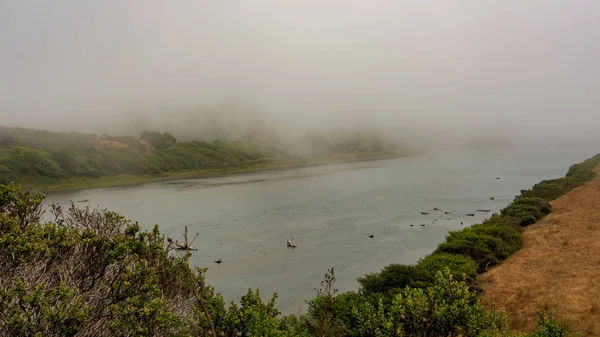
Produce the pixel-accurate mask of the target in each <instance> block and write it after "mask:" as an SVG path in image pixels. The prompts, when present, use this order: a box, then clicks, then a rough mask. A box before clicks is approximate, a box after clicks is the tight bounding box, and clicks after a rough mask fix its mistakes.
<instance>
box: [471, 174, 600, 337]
mask: <svg viewBox="0 0 600 337" xmlns="http://www.w3.org/2000/svg"><path fill="white" fill-rule="evenodd" d="M595 171H596V172H597V173H600V167H597V168H596V170H595ZM551 205H552V209H553V212H552V213H551V214H549V215H548V216H547V217H546V218H544V219H543V220H541V221H540V222H538V223H537V224H535V225H532V226H530V227H527V228H525V230H524V231H523V248H522V249H521V250H520V251H519V252H517V253H516V254H515V255H513V256H512V257H510V258H509V259H507V260H506V261H505V262H504V263H503V264H501V265H499V266H498V267H496V268H493V269H492V270H490V271H489V272H487V273H485V274H483V275H481V276H480V277H479V282H480V283H481V285H482V287H483V289H484V295H483V300H484V301H485V302H487V303H491V302H493V303H495V304H496V305H497V306H498V309H500V310H503V311H507V312H508V313H509V317H511V319H510V320H509V324H510V326H511V328H513V329H516V330H532V329H533V327H534V324H535V318H536V311H535V310H536V308H544V309H550V310H553V311H554V312H556V314H557V315H558V316H559V317H561V318H562V319H564V320H566V321H567V322H568V323H570V326H571V327H572V329H573V330H574V331H577V332H579V333H580V334H581V336H600V320H599V318H600V287H599V286H598V280H599V279H600V268H599V266H600V176H596V177H595V178H594V179H593V180H592V181H590V182H589V183H587V184H586V185H584V186H582V187H579V188H577V189H575V190H573V191H572V192H570V193H569V194H567V195H565V196H563V197H561V198H559V199H557V200H555V201H553V202H552V203H551Z"/></svg>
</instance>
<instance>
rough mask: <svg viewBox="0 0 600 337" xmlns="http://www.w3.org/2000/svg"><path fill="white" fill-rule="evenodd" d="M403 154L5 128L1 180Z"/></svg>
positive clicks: (254, 140) (342, 143) (356, 143)
mask: <svg viewBox="0 0 600 337" xmlns="http://www.w3.org/2000/svg"><path fill="white" fill-rule="evenodd" d="M399 152H401V150H400V148H399V147H397V146H393V145H390V144H386V143H384V142H383V141H382V140H380V139H375V138H374V137H372V136H369V135H367V136H364V137H363V136H361V135H351V136H350V137H347V136H344V137H339V138H334V139H328V140H327V141H322V142H321V143H315V144H313V147H312V148H311V149H310V151H308V152H303V153H300V152H294V151H293V150H291V149H289V148H286V147H285V146H284V145H281V143H278V142H276V141H274V140H272V139H270V138H269V137H266V136H264V135H262V134H260V133H248V134H245V135H244V136H243V137H238V138H234V139H231V138H230V139H214V140H212V141H198V140H191V141H185V142H181V141H178V140H177V139H176V138H175V137H174V136H173V135H171V134H170V133H167V132H165V133H160V132H156V131H149V130H144V131H143V132H142V133H141V136H140V137H139V138H135V137H129V136H121V137H119V136H107V135H95V134H84V133H59V132H50V131H45V130H32V129H24V128H9V127H0V183H9V182H13V181H14V182H20V183H23V182H27V183H33V184H34V185H35V183H36V182H41V181H43V182H45V183H46V184H48V183H50V184H55V183H57V182H58V181H62V182H64V180H65V179H67V180H68V179H73V178H98V177H107V176H115V175H138V176H139V175H157V174H166V173H177V172H182V171H189V170H225V169H231V168H248V167H257V166H261V165H263V166H267V165H271V166H272V165H274V164H277V163H289V162H290V161H294V162H306V161H310V160H315V159H319V160H320V161H323V160H326V159H327V158H329V157H331V158H330V159H332V158H334V157H335V158H337V159H339V158H342V157H344V158H348V155H350V158H351V157H352V156H355V157H363V156H365V155H372V156H374V157H377V156H381V155H384V154H392V153H399ZM324 157H325V158H324Z"/></svg>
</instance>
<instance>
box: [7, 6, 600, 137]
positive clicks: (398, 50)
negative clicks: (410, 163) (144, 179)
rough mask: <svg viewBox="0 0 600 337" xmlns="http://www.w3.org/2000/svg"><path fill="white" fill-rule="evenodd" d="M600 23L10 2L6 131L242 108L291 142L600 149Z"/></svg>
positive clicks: (93, 126)
mask: <svg viewBox="0 0 600 337" xmlns="http://www.w3.org/2000/svg"><path fill="white" fill-rule="evenodd" d="M599 11H600V3H598V2H596V1H578V2H567V1H562V0H531V1H500V2H499V1H492V0H484V1H471V0H460V1H454V2H445V1H434V0H431V1H401V2H394V1H384V0H375V1H358V0H351V1H348V0H326V1H321V0H319V1H317V0H308V1H285V2H282V1H277V2H273V1H262V0H258V1H225V2H224V1H212V0H208V1H191V0H184V1H172V2H165V1H156V0H150V1H117V0H107V1H95V2H88V1H86V2H84V1H77V0H59V1H53V2H51V3H50V2H47V1H41V0H38V1H13V0H9V1H3V2H2V3H0V41H2V44H1V46H0V52H1V55H2V56H1V57H0V73H2V74H3V76H2V78H1V79H0V123H1V124H4V125H16V126H25V127H36V128H40V127H41V128H48V129H51V130H66V131H84V132H97V133H101V132H106V133H111V134H115V133H127V132H131V131H130V130H133V129H135V125H134V124H135V123H134V122H133V120H136V119H137V120H138V121H139V119H140V118H141V119H144V120H146V119H150V120H159V121H158V122H155V124H156V125H157V128H160V127H161V126H162V127H164V128H176V127H177V125H188V126H189V125H190V124H193V122H194V121H195V122H197V123H200V124H202V123H204V121H203V119H202V118H201V116H202V115H204V112H206V110H211V111H213V112H215V113H217V114H223V111H230V110H231V109H229V108H226V107H222V105H223V104H225V105H226V104H228V102H231V101H239V100H240V99H241V101H243V102H245V103H244V104H243V109H242V110H244V111H245V112H243V113H242V115H244V114H246V115H249V116H251V117H250V119H251V120H252V122H254V121H255V120H256V114H255V113H253V112H249V111H254V110H256V109H255V107H256V106H257V105H258V106H259V108H258V112H259V113H260V115H261V116H263V117H264V119H265V120H267V121H268V122H269V124H270V125H271V127H272V128H273V130H276V131H277V132H279V133H281V134H284V135H289V134H294V133H302V132H307V131H311V130H315V129H325V130H339V129H347V128H353V127H355V126H357V125H359V126H361V127H363V128H365V127H367V126H368V127H369V128H371V129H374V130H377V131H379V132H384V133H386V134H389V135H395V136H401V137H399V138H400V140H402V141H405V142H407V141H408V140H415V141H417V142H421V143H436V144H438V143H444V142H446V141H448V139H470V138H473V137H475V138H477V139H480V138H483V137H490V136H491V135H493V136H495V137H497V138H509V137H510V138H511V139H515V141H524V140H531V141H536V142H541V141H548V140H554V141H556V142H559V141H560V142H565V141H573V140H576V141H587V140H590V139H594V140H598V136H597V134H598V133H597V132H596V129H595V128H596V125H597V124H598V122H599V118H600V117H598V116H600V114H598V111H597V110H598V106H599V104H598V103H599V100H600V98H599V96H598V95H596V94H595V93H596V92H598V90H599V89H600V85H599V84H600V76H599V75H600V74H599V72H600V68H599V67H597V65H596V63H597V62H596V60H597V59H598V58H599V56H600V55H599V54H600V53H599V50H600V47H598V46H600V44H599V43H598V42H599V41H598V39H599V37H598V33H597V32H598V31H600V22H599V21H598V20H597V18H596V13H598V12H599ZM182 114H183V115H185V116H186V118H183V117H180V116H181V115H182ZM156 116H158V117H156ZM155 117H156V118H155ZM235 118H237V119H240V122H239V123H240V124H243V123H245V122H243V121H242V119H243V118H242V117H241V116H238V117H235ZM170 119H173V120H175V121H176V122H178V123H171V124H169V123H168V121H169V120H170ZM138 126H139V125H138Z"/></svg>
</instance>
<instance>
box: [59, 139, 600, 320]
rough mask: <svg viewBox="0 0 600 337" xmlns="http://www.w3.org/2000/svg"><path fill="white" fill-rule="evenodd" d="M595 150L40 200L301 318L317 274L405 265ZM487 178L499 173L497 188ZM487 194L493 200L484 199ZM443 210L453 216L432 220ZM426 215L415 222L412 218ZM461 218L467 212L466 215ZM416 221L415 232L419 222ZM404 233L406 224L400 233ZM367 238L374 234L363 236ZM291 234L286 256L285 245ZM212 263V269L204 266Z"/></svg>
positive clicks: (465, 155)
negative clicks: (123, 230) (162, 245)
mask: <svg viewBox="0 0 600 337" xmlns="http://www.w3.org/2000/svg"><path fill="white" fill-rule="evenodd" d="M596 150H598V148H595V149H594V148H591V149H590V148H582V147H576V146H573V147H564V148H561V149H557V148H549V147H548V148H539V147H538V148H535V149H533V148H532V149H510V150H492V151H489V150H488V151H475V150H448V151H443V152H437V153H429V154H426V155H422V156H415V157H408V158H401V159H394V160H385V161H373V162H361V163H353V164H336V165H328V166H321V167H314V168H303V169H295V170H288V171H284V172H268V173H267V172H266V173H259V174H248V175H243V176H241V175H240V176H233V177H226V178H214V179H197V180H185V181H177V182H168V183H156V184H148V185H143V186H137V187H131V188H110V189H96V190H86V191H79V192H74V193H68V194H56V195H51V196H49V197H48V198H47V203H51V202H60V203H63V204H66V203H68V202H69V200H70V199H72V200H75V201H76V200H83V199H89V203H90V204H92V205H94V206H95V205H99V206H100V207H102V208H108V209H111V210H114V211H117V212H120V213H122V214H123V215H126V216H127V217H129V218H131V219H134V220H136V221H139V222H140V223H141V224H142V225H143V226H144V227H146V228H150V227H151V226H152V225H153V224H159V225H160V228H161V230H162V231H163V232H164V233H165V234H167V235H170V236H172V237H174V238H178V239H180V240H181V238H182V234H183V227H184V225H188V227H189V230H190V232H191V234H192V236H193V235H195V233H200V235H199V237H198V239H197V240H196V242H195V243H194V245H195V246H197V247H198V248H199V251H198V252H195V253H194V255H193V257H192V259H191V261H192V263H194V264H197V265H199V266H207V267H209V268H210V269H209V271H208V273H207V278H208V281H209V282H210V283H211V284H212V285H213V286H215V288H216V289H217V291H219V292H221V293H222V294H223V295H224V297H225V298H226V299H228V300H237V299H239V298H240V297H241V296H242V295H244V294H245V293H246V291H247V289H248V288H260V289H261V293H262V294H263V297H266V298H269V297H270V294H271V293H273V292H277V293H278V294H279V299H278V304H279V305H278V306H279V308H280V310H282V311H283V312H284V313H289V312H298V311H299V310H304V308H305V305H304V303H303V301H304V300H305V299H308V298H311V297H312V296H313V294H314V288H315V287H318V286H319V283H320V281H321V279H322V277H323V275H324V273H325V271H326V269H328V268H331V267H335V270H336V276H337V279H338V282H337V286H338V287H339V288H340V289H341V290H342V291H343V290H352V289H355V288H356V287H357V285H358V283H357V282H356V278H357V277H359V276H361V275H364V274H365V273H371V272H376V271H378V270H380V269H381V268H382V267H383V266H385V265H387V264H389V263H392V262H398V263H414V262H416V261H417V260H418V259H419V258H421V257H423V256H424V255H426V254H428V253H430V252H431V251H432V250H433V249H435V247H436V246H437V244H438V243H439V242H441V241H442V240H443V239H444V236H445V235H446V233H447V232H448V231H450V230H456V229H460V228H461V227H462V226H461V221H462V222H464V226H467V225H470V224H472V223H474V222H480V221H481V220H483V219H485V218H486V217H489V215H487V214H485V213H477V212H475V210H476V209H490V210H492V211H498V210H499V209H501V208H503V207H504V206H505V205H506V204H508V203H509V202H510V201H511V200H512V198H513V197H514V196H515V195H516V194H518V193H519V191H520V190H521V189H524V188H529V187H530V186H531V185H533V184H535V183H537V182H539V181H540V180H543V179H548V178H553V177H560V176H563V175H564V174H565V173H566V171H567V169H568V167H569V166H570V165H571V164H573V163H575V162H578V161H581V160H583V159H586V158H588V157H590V156H592V155H594V154H595V152H594V151H596ZM496 177H500V179H499V180H497V179H496ZM491 196H494V197H495V200H494V201H491V200H489V198H490V197H491ZM434 207H437V208H441V209H442V211H453V212H454V213H453V215H443V212H436V211H433V208H434ZM421 211H425V212H431V214H430V215H421V214H420V212H421ZM466 213H477V214H476V216H475V217H467V216H465V214H466ZM420 224H425V225H426V226H425V227H421V226H419V225H420ZM410 225H414V226H413V227H411V226H410ZM369 234H373V235H374V238H372V239H371V238H369V237H368V235H369ZM290 238H294V239H295V241H296V242H297V244H298V247H297V248H295V249H288V248H287V247H286V240H288V239H290ZM220 258H223V259H224V262H223V263H222V264H220V265H217V264H214V263H213V261H214V260H217V259H220Z"/></svg>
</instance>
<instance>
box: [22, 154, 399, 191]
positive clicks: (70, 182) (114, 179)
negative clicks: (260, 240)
mask: <svg viewBox="0 0 600 337" xmlns="http://www.w3.org/2000/svg"><path fill="white" fill-rule="evenodd" d="M408 155H409V154H399V153H388V152H382V153H379V152H367V153H350V154H340V155H331V156H327V157H320V158H311V159H298V160H289V161H283V162H271V163H260V164H254V165H248V166H236V167H227V168H214V169H213V168H211V169H195V170H185V171H173V172H165V173H160V174H153V175H139V174H119V175H110V176H101V177H97V178H91V177H78V178H71V179H49V178H42V179H36V180H29V181H24V182H22V183H21V185H22V186H23V188H24V189H27V190H31V191H35V192H43V193H46V194H48V193H57V192H67V191H75V190H83V189H92V188H107V187H124V186H135V185H141V184H148V183H154V182H163V181H174V180H184V179H201V178H214V177H222V176H228V175H236V174H245V173H256V172H264V171H276V170H288V169H294V168H302V167H311V166H321V165H330V164H340V163H352V162H359V161H372V160H386V159H395V158H400V157H405V156H408Z"/></svg>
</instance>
